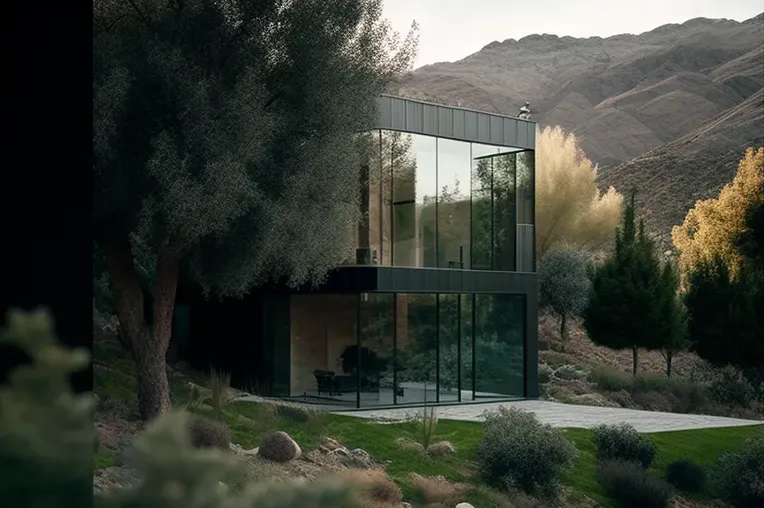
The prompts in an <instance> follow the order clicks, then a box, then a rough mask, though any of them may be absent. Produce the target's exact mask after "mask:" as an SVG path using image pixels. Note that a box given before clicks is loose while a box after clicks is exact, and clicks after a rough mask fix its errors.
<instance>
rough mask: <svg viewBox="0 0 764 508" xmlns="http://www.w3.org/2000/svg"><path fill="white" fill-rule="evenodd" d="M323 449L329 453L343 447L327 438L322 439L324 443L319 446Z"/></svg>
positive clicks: (334, 440)
mask: <svg viewBox="0 0 764 508" xmlns="http://www.w3.org/2000/svg"><path fill="white" fill-rule="evenodd" d="M321 446H323V447H324V448H326V449H327V450H329V451H332V450H336V449H337V448H343V446H342V445H341V444H340V443H339V441H337V440H336V439H332V438H330V437H327V438H326V439H324V442H323V443H322V444H321Z"/></svg>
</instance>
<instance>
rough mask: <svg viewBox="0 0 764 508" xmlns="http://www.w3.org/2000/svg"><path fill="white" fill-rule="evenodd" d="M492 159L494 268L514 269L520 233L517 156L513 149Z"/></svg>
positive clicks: (501, 269) (506, 270) (509, 270)
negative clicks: (516, 176)
mask: <svg viewBox="0 0 764 508" xmlns="http://www.w3.org/2000/svg"><path fill="white" fill-rule="evenodd" d="M490 162H491V164H492V166H493V197H492V203H493V220H494V227H493V237H494V242H493V244H494V251H493V255H494V260H493V269H494V270H499V271H505V272H513V271H515V243H516V242H515V236H516V234H517V220H516V218H517V209H516V207H517V204H516V202H517V198H516V192H515V165H516V156H515V154H514V153H509V154H503V155H497V156H495V157H492V158H491V159H490Z"/></svg>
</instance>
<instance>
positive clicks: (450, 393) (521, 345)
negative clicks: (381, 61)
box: [176, 96, 538, 408]
mask: <svg viewBox="0 0 764 508" xmlns="http://www.w3.org/2000/svg"><path fill="white" fill-rule="evenodd" d="M376 127H377V128H376V129H374V130H372V131H369V132H365V133H362V134H361V135H360V139H359V146H360V150H361V151H362V161H363V164H362V167H361V171H360V174H361V181H360V185H359V188H360V196H361V199H360V203H361V212H362V214H361V215H362V217H363V218H362V220H361V221H360V223H359V224H358V225H357V227H355V228H353V230H352V231H351V232H350V234H352V236H353V238H354V240H355V253H354V254H355V256H354V258H352V256H351V259H348V262H347V264H345V265H343V266H339V267H337V269H336V270H334V271H333V272H332V273H331V274H330V275H329V278H328V280H327V281H326V283H325V284H324V285H323V286H321V287H320V288H318V289H313V290H310V291H307V290H306V291H303V292H291V293H287V292H283V293H274V292H270V293H258V294H253V295H251V296H250V297H248V298H246V299H244V300H241V301H240V302H237V303H236V304H228V306H227V307H226V308H225V309H222V307H221V308H219V309H217V310H214V309H211V308H210V307H209V306H210V305H213V304H206V305H207V310H206V311H205V312H197V311H195V310H194V306H191V307H190V308H189V307H187V306H182V305H181V306H179V311H180V313H181V314H182V313H184V312H185V313H187V314H188V317H187V319H186V320H185V321H184V320H180V321H179V320H176V324H177V323H178V322H184V323H186V326H188V329H189V330H192V332H190V333H191V334H192V335H193V334H195V333H199V334H207V336H209V334H208V333H210V332H212V330H214V329H215V325H214V323H213V321H216V322H219V320H220V319H221V318H222V319H226V322H227V323H229V328H228V329H227V331H226V334H227V335H231V336H233V337H238V339H235V338H234V339H228V340H236V342H237V343H238V344H239V345H242V344H244V349H242V350H241V351H240V353H239V354H237V356H238V357H239V358H241V361H240V365H233V366H231V368H230V370H231V371H232V376H233V383H234V384H235V385H239V386H241V387H242V388H247V389H249V390H252V391H257V392H259V393H260V394H262V395H267V396H272V397H284V398H294V399H299V400H301V401H311V402H317V403H327V404H333V405H342V406H346V407H348V408H371V407H380V406H395V405H419V404H424V403H428V404H430V403H447V404H454V403H466V402H475V401H485V400H501V399H514V398H535V397H538V344H537V340H538V337H537V323H538V310H537V306H538V305H537V295H538V292H537V278H536V273H535V271H536V270H535V266H536V260H535V231H534V208H535V206H534V174H535V172H534V148H535V133H536V124H535V123H533V122H530V121H526V120H520V119H517V118H511V117H504V116H499V115H495V114H490V113H483V112H479V111H472V110H467V109H461V108H454V107H447V106H441V105H436V104H429V103H425V102H420V101H415V100H409V99H404V98H399V97H391V96H382V97H380V98H379V121H378V125H377V126H376ZM237 308H238V310H237ZM221 313H222V314H221ZM189 325H190V326H189ZM194 330H195V331H194ZM229 330H230V331H229ZM191 342H192V343H193V342H194V341H191ZM192 356H193V355H192ZM197 356H199V355H198V354H197ZM253 359H257V360H255V361H256V362H257V365H256V366H253V364H252V362H253ZM204 360H205V361H207V360H210V359H209V358H206V357H205V358H204Z"/></svg>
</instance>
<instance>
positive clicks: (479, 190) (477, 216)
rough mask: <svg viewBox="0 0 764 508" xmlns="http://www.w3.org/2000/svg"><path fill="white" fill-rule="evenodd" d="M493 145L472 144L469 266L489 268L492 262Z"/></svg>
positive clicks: (494, 148) (496, 149) (495, 148)
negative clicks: (470, 251) (470, 250)
mask: <svg viewBox="0 0 764 508" xmlns="http://www.w3.org/2000/svg"><path fill="white" fill-rule="evenodd" d="M498 152H499V150H498V148H497V147H495V146H486V145H478V144H475V143H473V144H472V175H471V177H472V242H471V248H472V254H471V256H470V262H471V268H472V269H474V270H491V269H492V264H493V255H492V254H493V245H492V238H493V204H492V201H491V187H492V185H493V157H494V156H496V155H497V154H498Z"/></svg>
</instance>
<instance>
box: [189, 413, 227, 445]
mask: <svg viewBox="0 0 764 508" xmlns="http://www.w3.org/2000/svg"><path fill="white" fill-rule="evenodd" d="M188 435H189V437H190V439H191V445H192V446H193V447H194V448H199V449H201V448H219V449H221V450H228V449H229V448H230V444H231V431H230V430H228V426H227V425H226V424H225V423H223V422H219V421H216V420H210V419H208V418H204V417H202V416H198V415H194V416H193V417H191V418H189V419H188Z"/></svg>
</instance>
